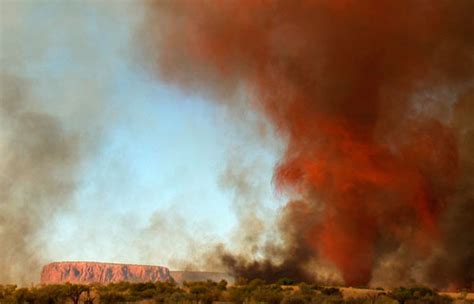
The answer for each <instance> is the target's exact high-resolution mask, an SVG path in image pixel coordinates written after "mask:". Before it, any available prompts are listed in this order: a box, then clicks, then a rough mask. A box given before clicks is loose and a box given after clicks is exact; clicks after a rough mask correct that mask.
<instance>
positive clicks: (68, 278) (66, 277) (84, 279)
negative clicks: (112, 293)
mask: <svg viewBox="0 0 474 304" xmlns="http://www.w3.org/2000/svg"><path fill="white" fill-rule="evenodd" d="M170 278H171V276H170V271H169V269H168V268H166V267H162V266H148V265H128V264H113V263H97V262H55V263H51V264H48V265H46V266H44V267H43V271H42V272H41V283H42V284H61V283H66V282H70V283H84V284H87V283H94V282H97V283H105V284H107V283H111V282H120V281H129V282H148V281H152V282H155V281H165V280H168V279H170Z"/></svg>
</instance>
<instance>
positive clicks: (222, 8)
mask: <svg viewBox="0 0 474 304" xmlns="http://www.w3.org/2000/svg"><path fill="white" fill-rule="evenodd" d="M148 3H149V6H150V7H149V8H150V13H149V16H148V19H147V22H146V23H145V24H144V26H143V34H142V35H141V39H142V41H141V42H140V43H141V44H142V45H143V46H144V49H145V51H146V52H148V53H147V55H151V56H153V58H154V59H153V61H152V60H149V62H148V64H149V63H150V62H155V60H156V59H155V58H157V64H158V67H157V68H158V69H159V73H160V77H161V78H163V79H165V80H167V81H170V82H173V83H176V84H178V85H179V86H181V87H183V88H185V89H188V90H195V89H196V90H201V92H202V91H205V92H211V93H212V94H215V98H216V99H220V100H224V101H225V100H232V101H233V102H235V101H236V100H238V98H234V97H235V96H238V95H239V92H241V90H242V89H245V90H247V91H250V92H251V96H252V97H251V98H252V100H251V104H252V105H253V107H254V109H255V110H257V111H260V112H261V113H263V114H264V115H265V116H266V117H267V118H268V120H269V121H270V122H271V123H272V124H273V126H274V128H275V130H276V132H277V133H278V134H279V135H281V136H282V137H284V138H286V139H287V147H286V151H285V153H284V156H283V158H282V159H281V161H280V163H279V164H278V166H277V167H276V168H275V175H274V180H275V183H276V187H277V189H278V190H279V191H283V192H288V193H297V194H298V196H299V197H300V198H301V199H299V200H294V201H291V202H289V203H288V204H287V205H286V207H285V208H284V209H283V212H282V215H281V223H282V224H281V228H280V231H281V238H282V240H283V244H279V245H277V246H274V248H272V246H269V247H268V248H269V249H268V250H267V255H266V258H265V259H263V261H262V260H254V261H252V260H248V259H245V258H241V257H239V255H234V254H229V253H227V252H225V250H224V251H223V252H221V254H220V257H221V260H222V262H223V263H224V265H227V266H228V267H229V268H230V269H231V270H233V271H234V272H235V273H236V274H238V275H244V276H247V277H259V276H260V277H265V278H269V277H277V276H290V277H293V278H295V279H304V280H306V279H308V278H309V277H313V278H314V274H313V275H312V269H311V265H312V263H315V262H318V261H319V262H321V263H329V264H331V265H333V266H335V267H336V268H337V269H338V271H340V273H341V274H342V278H343V280H344V281H345V283H346V284H356V285H359V284H367V283H369V281H371V279H372V280H373V281H374V282H377V280H378V281H384V280H387V278H388V277H389V276H390V275H391V274H392V275H393V274H394V273H402V272H403V273H406V274H411V273H414V272H415V270H416V271H418V272H419V273H418V274H416V275H415V276H414V277H413V280H414V281H416V282H427V283H429V284H432V285H436V286H442V287H447V286H454V285H455V286H458V287H461V286H469V284H470V283H471V282H472V280H473V278H472V273H473V270H472V268H473V265H472V253H473V248H472V236H470V235H471V234H472V233H471V234H470V231H472V228H473V224H472V223H473V221H472V216H473V215H472V214H473V212H472V204H473V193H472V188H473V187H472V175H473V167H472V155H471V154H472V153H469V152H468V151H472V117H473V116H472V111H470V110H469V109H472V94H471V95H469V93H468V91H469V89H471V90H472V86H473V84H474V23H473V22H474V21H473V18H472V12H473V11H474V2H472V1H470V0H459V1H446V0H435V1H388V2H387V1H377V0H370V1H351V0H348V1H342V0H341V1H329V0H314V1H304V0H301V1H269V2H266V1H224V2H222V1H151V2H148ZM471 92H472V91H471ZM466 96H468V97H466ZM469 96H470V97H469ZM460 235H461V236H462V237H460ZM402 260H405V262H403V261H402ZM381 269H386V270H387V271H380V270H381ZM435 270H437V271H438V272H436V271H435ZM435 272H436V275H435V274H434V273H435ZM375 274H377V275H375Z"/></svg>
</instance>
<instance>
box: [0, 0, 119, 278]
mask: <svg viewBox="0 0 474 304" xmlns="http://www.w3.org/2000/svg"><path fill="white" fill-rule="evenodd" d="M124 10H125V9H124ZM117 11H118V12H116V11H114V7H113V6H108V7H103V6H101V5H100V4H97V5H95V6H94V5H91V6H87V7H84V6H83V4H80V3H36V2H28V1H27V2H25V1H22V2H11V1H10V2H2V4H1V9H0V17H1V18H0V37H1V38H0V40H1V43H0V68H1V72H0V172H1V173H0V284H1V283H18V284H23V285H25V284H29V283H32V282H37V281H38V279H39V274H40V270H41V267H42V266H43V264H44V263H45V262H49V261H50V259H51V258H52V257H51V256H52V254H51V252H50V250H54V252H53V254H54V255H56V256H60V254H61V253H64V252H65V251H66V250H69V251H70V252H73V251H75V250H80V247H77V244H75V242H77V236H75V237H76V239H73V240H71V241H70V244H71V246H70V248H67V249H66V248H59V247H58V246H54V245H51V244H52V243H54V241H55V238H56V239H57V236H58V235H60V236H61V234H60V233H58V234H54V235H53V233H54V232H56V231H54V228H53V227H55V225H56V224H57V220H58V217H59V215H61V214H65V213H66V212H69V211H71V210H72V209H73V208H74V206H75V202H76V201H75V194H76V191H77V189H78V186H79V184H80V183H81V182H82V180H81V179H82V174H83V170H84V164H85V161H86V160H89V159H90V157H91V154H93V152H94V151H96V149H97V147H98V146H99V144H100V142H101V139H102V136H103V132H104V129H105V127H106V126H107V125H109V122H110V120H111V119H113V116H114V113H113V111H112V110H110V109H109V108H108V107H107V106H106V102H108V101H109V98H110V96H111V93H110V92H109V91H108V90H109V88H111V87H112V86H111V85H110V84H111V83H112V82H113V81H114V79H113V78H112V77H111V76H112V75H113V74H112V73H113V70H112V69H111V66H112V64H113V63H114V62H113V61H111V60H110V59H109V58H110V54H111V52H114V51H115V49H114V47H115V46H114V45H113V44H112V42H114V40H112V39H111V40H109V41H108V44H107V46H108V49H103V50H102V51H99V50H101V48H98V44H97V39H96V38H97V37H96V36H95V35H99V34H100V33H99V32H97V31H95V28H96V25H97V24H94V23H93V22H90V21H91V20H92V21H95V22H97V21H96V20H94V19H93V17H94V16H95V14H94V13H100V14H101V15H102V16H103V20H105V22H104V23H107V21H109V20H108V19H110V18H113V19H115V20H117V19H118V17H116V16H117V15H119V13H120V12H121V11H120V9H117ZM122 20H123V19H122ZM115 23H116V22H115ZM115 23H114V25H115ZM98 28H100V27H99V26H97V29H98ZM98 33H99V34H98ZM62 227H63V228H64V226H62Z"/></svg>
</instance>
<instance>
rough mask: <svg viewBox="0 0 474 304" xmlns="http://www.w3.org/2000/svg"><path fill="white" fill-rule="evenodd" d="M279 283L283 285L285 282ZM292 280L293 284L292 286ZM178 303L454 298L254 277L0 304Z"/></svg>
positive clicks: (71, 291) (65, 289) (32, 291)
mask: <svg viewBox="0 0 474 304" xmlns="http://www.w3.org/2000/svg"><path fill="white" fill-rule="evenodd" d="M281 283H284V285H282V284H281ZM288 284H292V285H288ZM137 302H142V303H170V304H171V303H178V304H212V303H235V304H257V303H261V304H264V303H265V304H310V303H312V304H313V303H314V304H346V303H347V304H431V303H432V304H449V303H451V302H452V299H451V298H449V297H446V296H441V295H439V294H438V293H436V292H435V291H433V290H431V289H428V288H421V287H420V288H398V289H395V290H392V291H390V292H384V291H380V292H379V293H377V294H373V295H370V296H369V295H368V296H367V297H365V298H344V297H343V296H342V293H341V291H340V290H339V289H338V288H335V287H322V286H318V285H310V284H305V283H301V284H297V285H296V284H293V282H292V281H291V280H286V281H284V280H280V281H279V284H267V283H265V282H264V281H262V280H258V279H257V280H253V281H251V282H249V283H247V284H239V285H235V286H230V287H229V286H227V282H226V281H224V280H223V281H220V282H213V281H206V282H188V283H184V284H183V285H182V286H179V285H177V284H176V283H174V282H156V283H152V282H149V283H129V282H120V283H111V284H108V285H99V284H92V285H80V284H69V283H67V284H63V285H43V286H37V287H31V288H17V286H15V285H0V303H2V304H4V303H5V304H10V303H18V304H24V303H27V304H60V303H73V304H79V303H81V304H82V303H83V304H112V303H137Z"/></svg>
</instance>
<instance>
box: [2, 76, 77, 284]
mask: <svg viewBox="0 0 474 304" xmlns="http://www.w3.org/2000/svg"><path fill="white" fill-rule="evenodd" d="M0 81H1V90H0V91H1V96H0V119H1V126H2V128H1V130H2V131H1V135H0V142H1V145H0V147H1V148H0V151H1V155H2V159H1V162H0V166H1V171H2V175H1V176H0V188H1V193H0V236H1V237H0V248H1V256H2V258H1V259H0V268H1V269H2V272H1V275H0V281H2V282H14V281H19V282H22V283H24V282H29V281H31V280H32V279H33V278H32V277H31V275H30V274H28V273H27V272H25V270H26V269H29V270H35V269H39V268H40V267H41V265H40V260H39V259H40V257H38V255H37V252H38V250H39V249H40V248H41V244H39V243H38V242H37V239H36V237H37V234H38V232H39V231H38V230H39V229H40V228H41V227H42V226H43V225H47V224H48V222H49V221H51V220H52V215H54V214H55V213H56V212H57V211H58V210H60V209H62V208H64V207H65V206H66V205H67V200H68V199H69V195H70V193H71V191H72V190H73V189H74V184H75V179H74V172H75V170H76V169H77V168H76V167H77V161H78V159H79V156H80V155H79V152H78V146H77V145H78V143H79V142H78V138H77V137H75V136H73V135H71V134H67V133H66V132H65V131H64V129H63V128H62V126H61V123H59V122H58V120H57V119H55V118H54V117H52V116H50V115H47V114H43V113H38V112H31V111H30V109H29V108H28V102H27V101H26V100H27V98H28V97H27V96H25V95H27V94H28V90H27V85H26V84H25V83H22V82H21V80H19V79H16V78H14V77H11V76H6V75H2V78H1V80H0Z"/></svg>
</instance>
